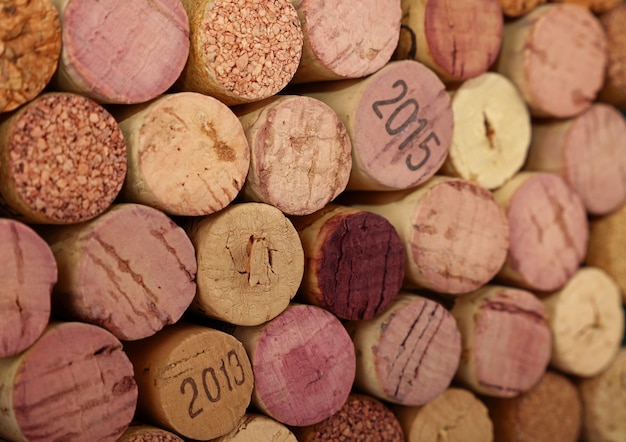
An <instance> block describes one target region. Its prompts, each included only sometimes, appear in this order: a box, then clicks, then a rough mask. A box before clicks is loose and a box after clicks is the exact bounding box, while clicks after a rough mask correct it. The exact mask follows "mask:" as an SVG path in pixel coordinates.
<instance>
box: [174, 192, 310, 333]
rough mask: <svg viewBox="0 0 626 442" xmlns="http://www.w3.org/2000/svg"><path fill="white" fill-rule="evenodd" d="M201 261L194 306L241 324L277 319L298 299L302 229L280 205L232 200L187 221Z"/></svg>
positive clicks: (207, 314)
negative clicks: (277, 206)
mask: <svg viewBox="0 0 626 442" xmlns="http://www.w3.org/2000/svg"><path fill="white" fill-rule="evenodd" d="M185 229H186V231H187V234H188V235H189V238H190V239H191V241H192V243H193V245H194V247H195V250H196V260H197V263H198V274H197V277H196V284H197V290H196V295H195V298H194V300H193V302H192V304H191V306H190V309H191V310H193V311H194V312H196V313H200V314H202V315H203V316H207V317H211V318H214V319H219V320H221V321H225V322H228V323H231V324H235V325H246V326H252V325H259V324H261V323H263V322H267V321H269V320H270V319H273V318H275V317H276V316H277V315H278V314H280V313H281V312H282V311H283V310H285V309H286V308H287V306H288V305H289V302H290V301H291V300H292V299H293V298H294V296H295V295H296V292H297V291H298V287H299V286H300V282H301V281H302V275H303V272H304V252H303V250H302V243H301V242H300V237H299V236H298V232H297V231H296V229H295V228H294V226H293V224H292V223H291V222H290V221H289V219H287V218H286V217H285V215H284V214H283V213H282V212H281V211H280V210H278V209H277V208H275V207H273V206H270V205H267V204H263V203H240V204H231V205H229V206H228V207H226V208H224V209H223V210H221V211H219V212H217V213H214V214H212V215H208V216H206V217H203V218H199V219H196V220H194V221H191V222H190V223H188V224H187V225H185Z"/></svg>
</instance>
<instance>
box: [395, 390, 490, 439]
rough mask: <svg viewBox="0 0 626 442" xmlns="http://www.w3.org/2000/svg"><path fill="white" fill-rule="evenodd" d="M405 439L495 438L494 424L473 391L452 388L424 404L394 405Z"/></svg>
mask: <svg viewBox="0 0 626 442" xmlns="http://www.w3.org/2000/svg"><path fill="white" fill-rule="evenodd" d="M392 410H393V412H394V414H395V415H396V417H397V419H398V421H399V422H400V425H401V426H402V429H403V431H404V435H405V436H404V437H405V441H406V442H421V441H427V440H433V441H434V440H445V441H446V442H465V441H470V440H471V441H482V442H492V441H493V423H492V422H491V418H490V417H489V412H488V410H487V407H485V405H484V404H483V403H482V401H481V400H479V399H478V398H477V397H476V396H475V395H474V394H473V393H472V392H471V391H469V390H466V389H464V388H458V387H450V388H448V389H446V391H444V392H443V393H441V394H440V395H439V396H437V397H436V398H434V399H433V400H432V401H430V402H428V403H427V404H425V405H423V406H415V407H408V406H403V405H396V406H394V407H393V408H392Z"/></svg>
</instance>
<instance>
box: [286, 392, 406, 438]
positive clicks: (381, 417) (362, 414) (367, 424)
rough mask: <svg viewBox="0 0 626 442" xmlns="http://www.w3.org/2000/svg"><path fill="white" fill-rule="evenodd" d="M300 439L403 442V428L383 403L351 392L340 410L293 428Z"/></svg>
mask: <svg viewBox="0 0 626 442" xmlns="http://www.w3.org/2000/svg"><path fill="white" fill-rule="evenodd" d="M294 433H295V434H296V436H297V437H298V441H300V442H328V441H332V442H349V441H364V440H380V441H385V442H404V440H405V439H404V434H403V433H402V427H401V426H400V423H399V422H398V419H397V418H396V417H395V415H394V414H393V412H392V411H391V410H390V409H389V408H388V407H387V405H385V404H384V403H383V402H381V401H379V400H377V399H375V398H373V397H371V396H369V395H365V394H362V393H351V394H350V396H348V399H347V400H346V403H345V404H344V405H343V407H341V409H340V410H339V411H338V412H337V413H335V414H333V415H332V416H330V417H329V418H326V419H324V420H323V421H322V422H319V423H317V424H315V425H309V426H307V427H297V428H294Z"/></svg>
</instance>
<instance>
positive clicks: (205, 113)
mask: <svg viewBox="0 0 626 442" xmlns="http://www.w3.org/2000/svg"><path fill="white" fill-rule="evenodd" d="M117 118H118V121H119V125H120V129H121V130H122V132H123V133H124V138H125V140H126V145H127V148H128V171H127V173H126V180H125V184H124V187H123V188H122V192H121V196H122V197H123V199H124V200H125V201H127V202H136V203H141V204H145V205H148V206H151V207H155V208H157V209H159V210H161V211H164V212H166V213H168V214H171V215H181V216H202V215H208V214H210V213H214V212H217V211H218V210H221V209H223V208H224V207H226V205H227V204H229V203H230V202H232V201H233V200H234V199H235V197H236V196H237V194H238V193H239V191H240V190H241V188H242V187H243V183H244V181H245V179H246V175H247V173H248V167H249V166H250V150H249V147H248V141H247V140H246V136H245V134H244V132H243V128H242V127H241V123H240V122H239V119H238V118H237V117H236V115H235V114H234V113H233V112H232V111H231V110H230V109H229V108H228V107H227V106H226V105H225V104H223V103H221V102H220V101H218V100H216V99H215V98H212V97H209V96H206V95H202V94H198V93H195V92H180V93H172V94H167V95H163V96H161V97H159V98H157V99H155V100H153V101H151V102H150V103H148V104H146V105H135V106H132V107H127V108H126V109H125V112H124V114H123V115H117ZM164 164H167V166H168V170H167V173H166V174H164V173H163V165H164Z"/></svg>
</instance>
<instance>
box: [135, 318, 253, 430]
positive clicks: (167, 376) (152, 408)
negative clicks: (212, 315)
mask: <svg viewBox="0 0 626 442" xmlns="http://www.w3.org/2000/svg"><path fill="white" fill-rule="evenodd" d="M126 352H127V354H128V357H129V358H130V360H131V362H132V364H133V368H134V371H135V379H136V380H137V386H138V388H139V397H138V400H137V416H138V417H139V418H140V419H141V420H142V421H144V422H147V423H150V424H152V425H156V426H158V427H160V428H163V429H166V430H169V431H172V432H174V433H176V434H178V435H180V436H182V437H183V438H189V439H197V440H203V441H206V440H210V439H215V438H216V437H220V436H223V435H225V434H227V433H229V432H230V431H232V430H233V429H234V428H236V426H237V425H238V423H239V420H240V419H241V418H242V417H243V416H244V414H245V412H246V408H247V407H248V405H249V404H250V396H251V394H252V386H253V383H254V380H253V377H252V368H251V366H250V360H249V359H248V356H247V355H246V351H245V349H244V347H243V345H242V344H241V342H239V341H238V340H237V339H235V338H234V337H232V336H231V335H229V334H227V333H224V332H222V331H219V330H215V329H212V328H208V327H203V326H199V325H193V324H188V323H184V322H179V323H178V324H175V325H172V326H170V327H167V328H165V329H164V330H162V331H161V332H159V333H157V334H156V335H154V336H151V337H149V338H147V339H144V340H141V341H133V342H129V343H127V345H126Z"/></svg>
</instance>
